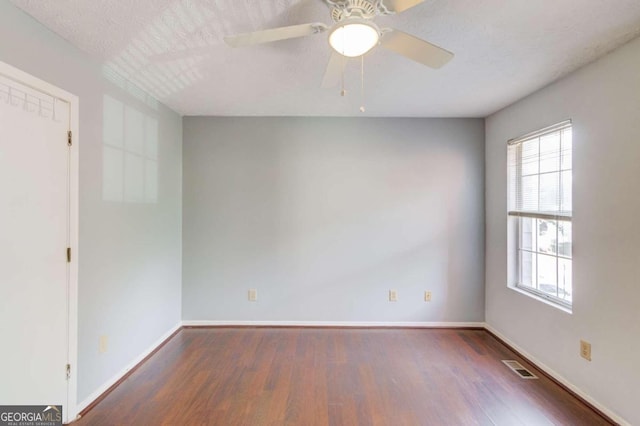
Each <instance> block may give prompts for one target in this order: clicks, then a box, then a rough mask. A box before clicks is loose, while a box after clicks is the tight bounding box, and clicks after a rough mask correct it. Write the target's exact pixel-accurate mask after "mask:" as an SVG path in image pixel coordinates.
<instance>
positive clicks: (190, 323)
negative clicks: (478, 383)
mask: <svg viewBox="0 0 640 426" xmlns="http://www.w3.org/2000/svg"><path fill="white" fill-rule="evenodd" d="M182 325H183V326H185V327H198V326H201V327H233V326H241V327H242V326H244V327H246V326H253V327H389V328H403V327H415V328H468V327H477V328H484V326H485V324H484V323H483V322H422V321H415V322H414V321H397V322H396V321H222V320H183V321H182Z"/></svg>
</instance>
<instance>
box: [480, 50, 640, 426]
mask: <svg viewBox="0 0 640 426" xmlns="http://www.w3.org/2000/svg"><path fill="white" fill-rule="evenodd" d="M638 70H640V39H638V40H635V41H633V42H631V43H629V44H627V45H626V46H623V47H622V48H620V49H618V50H616V51H614V52H613V53H611V54H609V55H607V56H605V57H604V58H602V59H600V60H599V61H597V62H595V63H593V64H591V65H589V66H587V67H585V68H583V69H581V70H579V71H578V72H576V73H574V74H572V75H570V76H568V77H567V78H565V79H563V80H561V81H559V82H557V83H555V84H553V85H551V86H549V87H547V88H545V89H543V90H541V91H539V92H537V93H535V94H533V95H531V96H529V97H527V98H525V99H524V100H522V101H520V102H518V103H516V104H514V105H512V106H510V107H508V108H506V109H504V110H503V111H500V112H498V113H497V114H495V115H493V116H491V117H489V118H488V119H487V128H486V134H487V136H486V144H487V146H486V167H487V174H486V186H487V188H486V189H487V192H486V194H487V198H486V205H487V263H486V265H487V266H486V274H487V278H486V286H487V291H486V298H487V322H488V324H489V325H491V326H493V327H494V328H495V329H497V330H498V331H499V332H500V333H502V334H504V335H505V336H506V337H507V338H508V339H511V340H512V341H513V342H515V343H516V344H517V345H519V346H520V347H521V348H523V349H524V350H525V351H527V352H529V353H530V354H531V355H532V356H534V357H535V358H537V359H538V360H539V361H541V362H542V363H544V364H546V365H547V366H548V367H550V368H551V369H552V370H555V371H556V372H557V373H558V374H559V375H560V376H563V377H564V378H565V379H567V380H568V381H569V382H571V383H573V384H574V385H575V386H577V387H578V388H579V389H581V390H582V391H583V392H584V393H586V394H587V395H588V396H590V397H591V398H593V399H594V400H595V401H597V402H599V403H601V404H604V405H605V406H606V407H608V408H610V409H611V410H612V411H613V412H614V413H617V414H618V415H620V416H622V417H624V418H626V420H627V421H629V422H630V423H632V424H640V410H639V409H638V396H637V391H636V388H637V383H638V382H640V369H639V368H638V360H639V359H640V340H639V339H638V336H640V286H639V285H638V277H640V249H639V247H640V226H639V225H638V218H640V192H638V189H637V186H638V183H639V182H640V167H639V164H640V143H639V142H638V135H640V120H639V118H640V79H639V77H638V75H639V74H638ZM567 118H571V119H573V127H574V132H573V135H574V136H573V150H574V154H573V182H574V188H573V209H574V216H573V217H574V220H573V238H574V253H573V254H574V261H573V288H574V301H573V314H568V313H565V312H563V311H561V310H558V309H556V308H554V307H551V306H548V305H546V304H544V303H541V302H539V301H537V300H534V299H532V298H530V297H527V296H525V295H523V294H521V293H518V292H516V291H514V290H511V289H509V288H507V253H506V248H507V232H506V231H507V216H506V212H507V187H506V158H507V151H506V150H507V140H508V139H510V138H513V137H516V136H518V135H522V134H525V133H527V132H529V131H532V130H535V129H538V128H542V127H545V126H548V125H550V124H553V123H557V122H559V121H562V120H565V119H567ZM580 339H585V340H587V341H590V342H591V343H592V345H593V347H592V351H593V353H592V357H593V361H592V362H587V361H585V360H583V359H582V358H580V356H579V340H580Z"/></svg>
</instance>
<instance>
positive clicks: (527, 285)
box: [508, 121, 573, 307]
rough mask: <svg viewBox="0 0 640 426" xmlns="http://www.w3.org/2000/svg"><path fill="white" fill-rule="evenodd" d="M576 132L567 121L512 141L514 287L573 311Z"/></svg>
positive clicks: (511, 263) (511, 257)
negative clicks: (572, 227)
mask: <svg viewBox="0 0 640 426" xmlns="http://www.w3.org/2000/svg"><path fill="white" fill-rule="evenodd" d="M571 145H572V129H571V122H570V121H566V122H563V123H559V124H556V125H554V126H551V127H548V128H545V129H542V130H540V131H537V132H534V133H530V134H528V135H526V136H523V137H521V138H518V139H515V140H511V141H509V147H508V167H509V176H508V179H509V207H508V208H509V211H508V217H509V224H508V229H509V235H508V238H509V266H510V268H509V282H510V285H511V286H514V287H517V288H519V289H521V290H524V291H526V292H530V293H533V294H535V295H537V296H540V297H543V298H545V299H547V300H550V301H552V302H554V303H557V304H560V305H563V306H566V307H571V302H572V295H573V285H572V278H571V252H572V244H571V239H572V238H571V236H572V229H571V215H572V210H573V209H572V205H571V190H572V172H571V165H572V158H571V151H572V150H571Z"/></svg>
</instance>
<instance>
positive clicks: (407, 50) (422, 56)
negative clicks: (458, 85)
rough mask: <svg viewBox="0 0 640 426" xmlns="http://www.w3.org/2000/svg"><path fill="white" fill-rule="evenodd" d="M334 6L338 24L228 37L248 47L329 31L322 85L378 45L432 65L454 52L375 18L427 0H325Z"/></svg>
mask: <svg viewBox="0 0 640 426" xmlns="http://www.w3.org/2000/svg"><path fill="white" fill-rule="evenodd" d="M324 1H325V2H326V3H327V5H328V6H329V7H330V8H331V17H332V19H333V22H334V24H333V25H332V26H327V25H325V24H323V23H318V22H316V23H310V24H302V25H292V26H288V27H280V28H273V29H268V30H263V31H256V32H252V33H246V34H238V35H234V36H228V37H225V38H224V41H225V42H226V43H227V44H228V45H229V46H231V47H245V46H252V45H256V44H262V43H270V42H273V41H278V40H287V39H292V38H298V37H305V36H310V35H314V34H320V33H325V32H327V31H328V32H329V37H328V40H329V45H330V46H331V48H332V52H331V58H330V59H329V65H328V66H327V70H326V71H325V75H324V78H323V81H322V87H333V86H335V85H336V84H338V82H339V81H340V78H341V76H342V74H343V72H344V69H345V67H346V64H347V60H348V59H349V58H358V57H361V56H363V55H364V54H366V53H367V52H369V51H371V50H372V49H373V48H375V47H376V46H378V45H379V46H381V47H383V48H385V49H387V50H391V51H393V52H396V53H398V54H400V55H402V56H405V57H407V58H409V59H412V60H414V61H416V62H419V63H421V64H423V65H426V66H428V67H431V68H440V67H442V66H443V65H445V64H446V63H447V62H449V61H450V60H451V59H452V58H453V53H451V52H449V51H448V50H445V49H443V48H441V47H439V46H436V45H434V44H431V43H429V42H427V41H425V40H421V39H419V38H417V37H415V36H413V35H411V34H407V33H404V32H402V31H398V30H395V29H391V28H379V27H378V26H377V25H376V24H375V22H374V19H375V17H376V16H379V15H393V14H397V13H400V12H404V11H405V10H407V9H410V8H412V7H414V6H417V5H418V4H420V3H423V2H424V1H425V0H324Z"/></svg>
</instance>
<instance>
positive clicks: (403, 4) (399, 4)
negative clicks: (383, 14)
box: [382, 0, 424, 13]
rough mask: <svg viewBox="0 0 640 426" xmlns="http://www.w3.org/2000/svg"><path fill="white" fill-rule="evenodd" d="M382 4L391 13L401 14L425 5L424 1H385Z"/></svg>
mask: <svg viewBox="0 0 640 426" xmlns="http://www.w3.org/2000/svg"><path fill="white" fill-rule="evenodd" d="M382 3H383V4H384V6H385V7H386V8H387V9H388V10H389V11H391V12H395V13H400V12H404V11H405V10H407V9H411V8H412V7H413V6H417V5H419V4H420V3H424V0H384V1H383V2H382Z"/></svg>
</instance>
